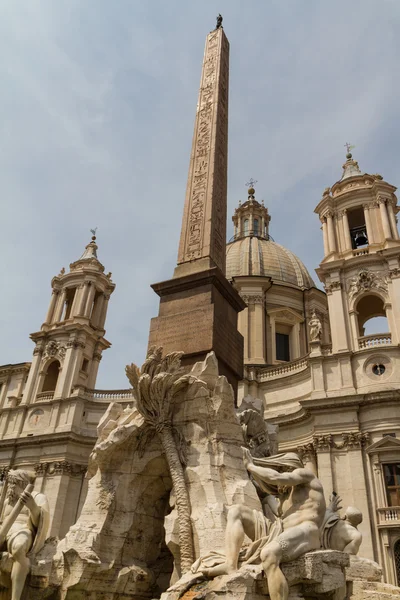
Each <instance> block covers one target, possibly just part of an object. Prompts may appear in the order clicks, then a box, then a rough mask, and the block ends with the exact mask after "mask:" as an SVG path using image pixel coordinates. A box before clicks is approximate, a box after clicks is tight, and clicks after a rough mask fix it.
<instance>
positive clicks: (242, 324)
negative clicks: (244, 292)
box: [238, 296, 249, 362]
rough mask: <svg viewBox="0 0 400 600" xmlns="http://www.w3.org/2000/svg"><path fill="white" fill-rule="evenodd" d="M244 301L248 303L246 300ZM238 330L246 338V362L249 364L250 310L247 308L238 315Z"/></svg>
mask: <svg viewBox="0 0 400 600" xmlns="http://www.w3.org/2000/svg"><path fill="white" fill-rule="evenodd" d="M242 299H243V300H244V301H245V302H246V299H245V298H243V296H242ZM238 321H239V324H238V329H239V331H240V333H241V334H242V336H243V338H244V360H245V362H248V360H249V309H248V307H246V308H245V309H244V310H242V312H241V313H239V315H238Z"/></svg>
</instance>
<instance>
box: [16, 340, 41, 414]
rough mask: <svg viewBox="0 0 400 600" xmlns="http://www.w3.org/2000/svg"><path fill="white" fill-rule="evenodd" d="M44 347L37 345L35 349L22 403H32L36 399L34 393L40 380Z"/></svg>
mask: <svg viewBox="0 0 400 600" xmlns="http://www.w3.org/2000/svg"><path fill="white" fill-rule="evenodd" d="M42 354H43V349H42V348H41V347H40V346H36V348H35V349H34V351H33V360H32V364H31V368H30V369H29V375H28V380H27V382H26V386H25V389H24V393H23V396H22V401H21V404H30V403H31V402H32V401H33V399H34V394H35V390H36V386H37V382H38V375H39V368H40V364H41V361H42Z"/></svg>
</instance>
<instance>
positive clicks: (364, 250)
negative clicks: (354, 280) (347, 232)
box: [353, 248, 369, 256]
mask: <svg viewBox="0 0 400 600" xmlns="http://www.w3.org/2000/svg"><path fill="white" fill-rule="evenodd" d="M363 254H369V249H368V248H360V249H359V250H353V256H363Z"/></svg>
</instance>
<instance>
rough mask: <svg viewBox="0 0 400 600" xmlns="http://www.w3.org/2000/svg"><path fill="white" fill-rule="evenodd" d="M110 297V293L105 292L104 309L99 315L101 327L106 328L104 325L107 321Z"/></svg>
mask: <svg viewBox="0 0 400 600" xmlns="http://www.w3.org/2000/svg"><path fill="white" fill-rule="evenodd" d="M109 299H110V294H104V301H103V307H102V311H101V314H100V316H99V324H98V327H99V328H100V329H104V325H105V322H106V316H107V309H108V301H109Z"/></svg>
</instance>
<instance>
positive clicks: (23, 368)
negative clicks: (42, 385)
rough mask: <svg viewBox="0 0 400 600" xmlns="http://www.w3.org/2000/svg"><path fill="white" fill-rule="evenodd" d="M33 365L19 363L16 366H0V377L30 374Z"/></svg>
mask: <svg viewBox="0 0 400 600" xmlns="http://www.w3.org/2000/svg"><path fill="white" fill-rule="evenodd" d="M31 365H32V363H30V362H26V363H18V364H16V365H2V366H0V377H3V376H8V375H15V374H16V373H25V372H29V369H30V368H31Z"/></svg>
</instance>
